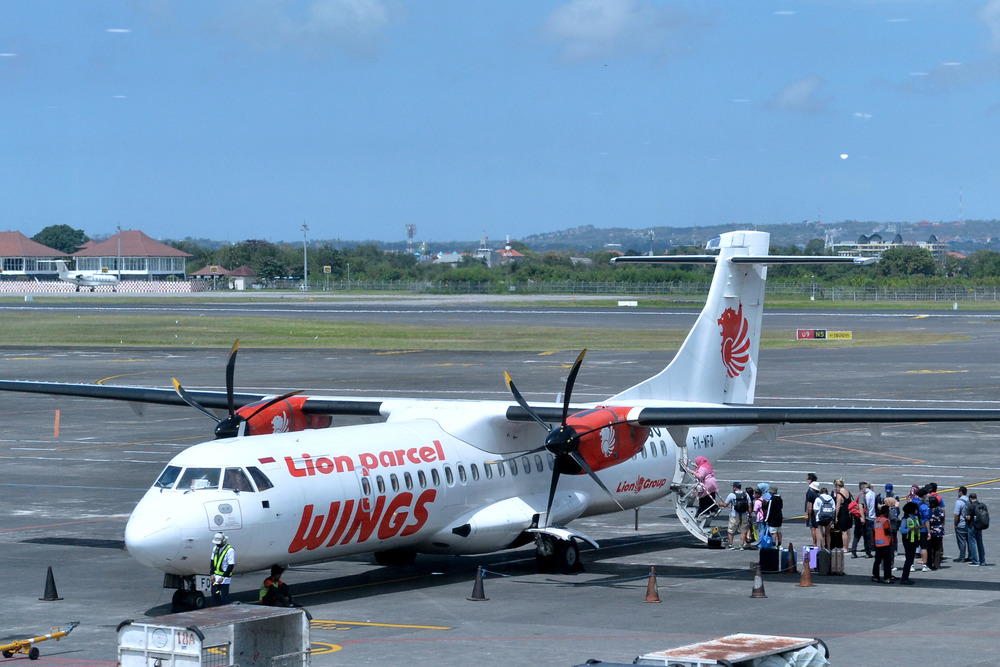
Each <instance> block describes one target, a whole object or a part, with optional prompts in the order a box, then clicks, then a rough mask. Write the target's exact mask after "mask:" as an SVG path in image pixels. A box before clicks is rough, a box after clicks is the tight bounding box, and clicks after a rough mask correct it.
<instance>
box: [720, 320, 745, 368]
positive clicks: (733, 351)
mask: <svg viewBox="0 0 1000 667" xmlns="http://www.w3.org/2000/svg"><path fill="white" fill-rule="evenodd" d="M718 324H719V326H721V327H722V332H721V335H722V363H723V364H725V365H726V373H727V374H728V375H729V377H731V378H734V377H736V376H737V375H739V374H740V373H742V372H743V370H744V369H745V368H746V367H747V363H749V361H750V324H749V323H748V322H747V321H746V318H744V317H743V304H742V303H741V304H740V309H739V310H738V311H736V310H733V309H732V308H726V310H725V311H723V313H722V317H720V318H719V320H718Z"/></svg>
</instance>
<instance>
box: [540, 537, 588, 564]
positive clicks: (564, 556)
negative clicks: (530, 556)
mask: <svg viewBox="0 0 1000 667" xmlns="http://www.w3.org/2000/svg"><path fill="white" fill-rule="evenodd" d="M535 563H536V565H537V566H538V571H539V572H541V573H542V574H550V573H552V572H559V573H562V574H568V573H571V572H580V571H581V570H583V564H582V563H580V546H579V545H578V544H577V543H576V540H572V539H570V540H560V539H558V538H555V537H552V536H551V535H546V534H544V533H536V534H535Z"/></svg>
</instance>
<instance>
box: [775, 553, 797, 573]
mask: <svg viewBox="0 0 1000 667" xmlns="http://www.w3.org/2000/svg"><path fill="white" fill-rule="evenodd" d="M779 566H780V568H781V571H782V572H790V571H791V570H792V568H794V567H795V552H794V551H792V550H790V549H781V562H780V563H779Z"/></svg>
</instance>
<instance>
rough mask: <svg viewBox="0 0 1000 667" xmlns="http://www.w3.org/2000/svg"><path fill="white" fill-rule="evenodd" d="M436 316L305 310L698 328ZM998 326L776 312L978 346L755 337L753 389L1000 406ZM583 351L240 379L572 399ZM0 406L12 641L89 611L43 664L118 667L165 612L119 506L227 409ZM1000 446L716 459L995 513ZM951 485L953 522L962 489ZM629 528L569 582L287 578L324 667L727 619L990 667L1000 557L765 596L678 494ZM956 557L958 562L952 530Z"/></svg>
mask: <svg viewBox="0 0 1000 667" xmlns="http://www.w3.org/2000/svg"><path fill="white" fill-rule="evenodd" d="M275 308H278V307H277V306H276V307H275ZM440 308H444V307H439V310H436V311H435V310H428V309H427V308H425V307H424V306H422V305H421V306H413V307H412V308H405V307H401V306H394V307H391V308H386V307H385V306H384V305H383V304H379V305H377V306H373V305H364V304H357V303H354V304H351V309H350V311H349V312H342V313H339V314H338V313H337V312H336V310H337V309H335V308H332V307H330V306H329V304H327V305H326V306H325V307H324V309H321V310H312V311H310V312H309V316H315V317H349V318H356V319H364V318H366V317H370V318H383V317H384V318H386V321H394V322H421V321H426V318H430V319H433V318H435V317H437V318H440V317H442V316H447V317H448V318H453V319H454V321H456V322H462V323H465V324H467V325H468V326H476V325H477V324H479V323H482V322H484V321H486V322H490V323H491V324H496V323H497V322H500V323H503V322H507V323H520V324H524V323H525V322H536V323H544V324H546V325H551V324H553V323H555V324H562V325H565V326H583V325H584V323H586V326H597V323H599V322H605V321H606V322H608V324H607V326H608V327H609V328H616V329H623V330H625V335H627V330H628V329H630V328H633V327H643V328H644V327H656V326H669V327H676V328H680V327H686V326H689V325H690V324H691V322H692V321H693V319H694V316H695V313H694V312H693V311H684V310H676V311H675V310H671V309H666V310H658V311H653V312H637V311H634V310H626V311H619V310H616V309H588V308H585V307H575V308H568V309H567V308H548V307H545V306H543V305H535V306H531V307H523V306H522V307H518V308H510V309H505V308H504V307H503V306H502V305H501V306H497V305H490V307H489V308H487V309H482V308H475V307H470V306H468V305H465V306H462V307H457V306H456V307H448V309H447V310H446V311H444V312H443V311H442V310H441V309H440ZM484 310H485V311H488V312H484ZM416 311H421V312H416ZM423 311H426V312H423ZM609 311H610V312H609ZM924 315H930V316H928V317H925V316H924ZM270 316H282V317H295V316H296V315H294V314H291V313H289V312H287V311H281V314H280V315H275V314H272V315H270ZM998 320H1000V314H998V313H995V312H993V313H983V312H978V313H963V312H962V311H958V312H957V313H953V312H951V311H944V312H941V313H929V314H928V313H919V312H913V313H905V314H894V313H861V312H836V311H830V312H826V313H815V312H809V313H805V312H778V313H769V312H765V317H764V326H765V328H768V329H775V330H778V329H780V330H788V329H794V328H799V327H809V328H829V329H838V330H840V329H844V330H852V329H853V330H862V329H865V330H887V331H917V330H919V331H930V332H945V333H961V334H964V335H967V336H968V337H969V339H968V340H967V341H962V342H957V343H949V344H941V345H923V346H907V347H879V348H857V347H850V346H838V347H823V346H822V344H817V343H806V344H804V345H803V346H802V347H796V348H793V349H788V350H774V351H771V350H764V351H763V352H762V354H761V362H760V371H759V379H758V386H757V396H758V402H760V403H762V404H766V405H789V404H792V403H795V404H804V405H838V406H840V405H858V406H868V405H893V406H906V407H909V406H912V407H916V406H933V407H1000V391H998V390H997V385H998V375H1000V373H998V369H997V367H996V364H995V363H994V362H993V361H992V360H993V358H994V357H995V350H996V349H997V334H998V331H1000V327H998V326H997V322H998ZM602 326H603V325H602ZM230 344H231V341H220V344H219V347H218V349H213V350H207V351H206V350H185V349H181V350H137V349H132V350H128V349H122V350H107V349H101V350H70V349H54V348H48V349H31V348H18V349H11V348H0V376H2V377H3V378H4V379H36V380H53V381H69V382H97V381H102V380H103V381H105V382H108V383H115V384H142V385H151V386H163V387H166V386H169V384H170V377H171V376H174V377H177V378H178V379H179V380H180V381H181V382H182V383H184V385H185V386H186V387H189V388H218V387H220V386H221V385H222V384H223V367H224V364H225V359H226V355H227V353H228V348H229V345H230ZM576 352H577V351H573V350H556V351H552V350H539V351H537V352H530V353H485V352H476V353H462V352H456V353H441V352H424V351H407V352H399V353H384V352H369V351H364V350H361V351H354V350H351V351H340V350H333V351H329V350H327V351H302V352H299V351H295V352H290V351H281V350H267V351H260V350H253V349H245V348H244V349H241V351H240V357H239V363H238V365H237V371H236V383H237V387H238V388H240V389H244V390H248V391H254V390H258V389H259V390H269V391H275V392H279V391H287V390H291V389H300V388H301V389H305V390H306V391H307V392H324V393H335V394H348V395H379V396H397V395H419V396H445V397H449V396H453V397H463V398H476V397H482V398H502V397H504V396H506V388H505V386H504V381H503V372H504V371H505V370H507V371H509V372H510V373H511V374H512V376H514V377H515V379H516V381H517V384H518V387H519V388H521V390H522V391H523V392H524V393H525V394H526V395H527V396H528V398H529V399H536V400H551V399H554V398H555V396H556V394H557V393H558V392H559V391H561V390H562V388H563V383H564V382H565V375H566V372H567V366H568V364H570V363H571V362H572V360H573V358H574V357H575V355H576ZM668 357H669V354H667V355H662V354H659V353H650V352H627V353H623V352H591V353H590V354H588V357H587V362H586V364H585V366H584V368H583V370H582V371H581V374H580V377H579V380H578V383H577V389H576V392H575V393H574V396H575V397H576V398H578V399H579V400H597V399H599V398H601V397H603V396H607V395H610V394H612V393H614V392H616V391H618V390H620V389H622V388H624V387H626V386H629V385H631V384H633V383H634V382H636V381H638V380H640V379H642V378H644V377H646V376H648V375H649V374H651V372H653V371H654V370H658V369H659V368H660V367H662V366H663V365H664V364H665V363H666V361H667V360H668ZM0 400H3V406H4V409H3V417H2V421H0V461H2V462H3V469H4V471H5V472H6V474H5V475H4V478H3V480H2V481H0V488H2V493H0V512H2V514H0V515H2V516H3V517H4V519H3V522H2V524H0V544H2V548H0V571H2V572H4V573H5V575H6V577H5V578H6V580H7V581H6V587H5V589H6V594H7V600H6V603H5V605H4V611H2V612H0V619H2V620H3V630H2V635H3V636H4V637H22V636H23V637H27V636H34V635H35V634H37V633H39V632H44V631H48V629H49V628H50V627H52V626H55V625H63V624H66V623H68V622H69V621H72V620H80V621H81V626H80V627H79V628H77V629H76V630H75V631H74V632H73V634H72V635H71V636H70V637H68V638H67V639H64V640H63V641H61V642H59V643H56V642H46V643H43V644H41V645H40V649H41V652H42V660H44V661H46V663H48V664H57V665H60V664H61V665H70V664H73V665H93V666H95V667H96V666H104V665H109V666H110V665H112V664H114V663H115V660H116V644H115V641H116V638H115V628H116V626H117V625H118V624H119V623H120V622H121V621H123V620H125V619H141V618H145V617H147V616H152V615H159V614H162V613H165V612H166V611H168V609H169V602H170V600H169V591H165V590H163V589H161V587H160V586H161V575H160V574H159V573H158V572H155V571H152V570H147V569H145V568H142V567H141V566H139V565H138V564H136V563H135V562H134V561H133V560H132V559H131V558H130V557H129V556H128V555H127V553H125V552H124V551H123V550H122V546H123V542H122V531H123V528H124V525H125V521H126V519H127V516H128V514H129V512H130V511H131V509H132V506H133V505H134V503H135V502H136V501H137V500H138V498H139V497H140V496H141V495H142V494H143V493H144V492H145V490H146V489H147V488H148V487H149V486H150V485H151V484H152V482H153V481H154V480H155V478H156V476H157V475H158V473H159V472H160V470H161V469H162V468H163V466H164V464H165V463H166V461H167V460H169V458H170V457H171V456H173V455H174V454H175V453H177V452H178V451H180V450H181V449H183V448H184V447H187V446H189V445H191V444H194V443H196V442H199V441H201V440H204V439H208V438H210V437H211V428H212V422H211V421H210V420H208V419H207V418H206V417H204V416H203V415H201V414H199V413H197V412H196V411H194V410H186V409H181V408H167V407H156V406H148V407H147V408H146V409H145V411H144V412H143V414H142V415H139V414H136V413H135V412H133V410H132V409H130V408H129V407H128V406H127V405H125V404H110V403H101V402H96V401H91V400H84V399H56V398H49V397H39V396H27V395H15V394H11V395H4V396H3V397H2V399H0ZM998 435H1000V425H978V424H972V425H939V426H933V425H926V426H923V425H909V426H889V427H885V428H883V429H882V430H881V432H880V433H879V434H878V435H877V436H873V435H872V434H871V433H870V432H869V430H868V428H867V427H864V426H856V427H851V426H847V427H845V426H828V425H819V426H816V427H797V428H792V427H788V428H785V429H782V431H781V432H780V433H779V436H778V439H777V442H775V443H774V444H770V443H768V441H767V439H765V438H764V437H762V436H755V437H754V438H751V440H749V441H748V442H746V443H745V444H744V445H743V446H741V447H740V448H738V449H737V450H735V451H734V452H733V453H732V454H731V456H729V457H728V458H727V459H725V460H723V461H722V462H720V463H719V464H718V465H717V466H716V471H717V474H718V476H719V480H720V485H721V486H722V488H724V489H726V488H728V485H729V483H730V482H731V481H732V480H734V479H739V480H742V481H744V482H745V483H751V482H753V483H756V482H758V481H767V482H770V483H772V484H773V485H777V486H778V487H779V488H780V490H781V494H782V496H783V497H784V499H785V506H786V515H794V514H795V509H796V508H797V507H798V506H799V505H801V500H802V498H803V496H804V493H805V474H806V473H807V472H815V473H817V474H818V475H819V477H820V479H821V480H822V481H823V482H824V483H827V484H829V483H830V482H831V481H832V479H833V478H835V477H841V476H842V477H844V478H845V479H847V481H848V483H849V485H850V488H851V490H852V491H854V490H856V488H857V482H858V481H859V480H861V479H865V480H867V481H870V482H872V483H873V484H875V485H876V486H877V488H881V486H882V485H883V484H884V483H885V482H886V481H891V482H893V483H894V484H895V485H896V487H897V490H898V491H903V492H904V493H905V489H906V488H907V487H908V486H909V485H910V484H911V483H921V484H922V483H925V482H928V481H936V482H937V483H938V484H939V487H941V488H942V489H951V488H952V487H954V486H957V485H959V484H966V485H968V486H970V487H972V486H973V485H976V487H975V490H976V492H977V493H978V494H979V496H980V499H981V500H983V501H984V502H986V503H987V504H989V505H996V502H997V499H998V498H1000V465H998V460H997V457H996V455H995V449H996V442H997V436H998ZM943 495H944V497H945V498H946V500H947V506H948V511H949V514H950V512H951V509H952V507H953V504H952V503H953V501H954V498H955V493H954V492H953V491H947V492H945V493H943ZM996 506H998V507H1000V505H996ZM635 520H636V517H635V515H634V514H633V513H632V512H626V513H619V514H615V515H610V516H606V517H597V518H593V519H587V520H584V521H580V522H578V523H576V524H574V525H575V526H578V527H579V528H580V529H581V530H582V531H583V532H586V533H587V534H589V535H590V536H592V537H593V538H595V539H596V540H597V541H598V542H600V543H601V546H602V548H601V549H600V550H597V551H594V550H590V549H586V550H584V551H583V554H582V555H583V561H584V564H585V570H584V571H583V572H581V573H579V574H575V575H540V574H537V573H536V572H535V569H534V552H533V549H531V548H527V549H520V550H514V551H510V552H504V553H500V554H493V555H490V556H485V557H465V558H442V557H425V556H421V557H419V558H418V559H417V562H416V563H415V564H414V565H412V566H409V567H405V568H382V567H378V566H376V565H375V564H374V563H373V561H370V560H369V559H367V558H359V559H348V560H341V561H335V562H330V563H325V564H319V565H312V566H308V567H303V568H293V569H292V570H290V571H289V572H287V573H286V575H285V576H284V579H285V581H286V582H288V583H289V584H290V585H291V587H292V590H293V593H294V594H295V595H296V596H297V598H298V600H299V601H300V602H301V603H302V604H303V605H305V606H306V607H307V608H308V609H309V610H310V612H311V614H312V616H313V618H314V619H315V620H314V624H313V630H312V639H313V642H314V650H315V655H314V657H313V663H314V664H316V665H335V664H350V665H366V664H371V665H374V664H393V663H397V664H413V665H432V664H464V663H467V662H471V661H473V660H476V661H480V662H483V663H486V664H498V665H499V664H510V665H535V664H545V665H575V664H578V663H582V662H584V661H585V660H587V659H588V658H598V659H602V660H607V661H619V662H630V661H631V660H632V658H634V657H635V656H636V655H638V654H640V653H643V652H647V651H652V650H657V649H662V648H667V647H671V646H678V645H681V644H686V643H690V642H693V641H698V640H701V639H708V638H712V637H716V636H721V635H724V634H728V633H733V632H759V633H765V634H792V635H805V636H818V637H821V638H823V640H824V641H825V642H826V643H827V645H828V646H829V647H830V650H831V655H832V658H833V664H844V665H847V664H862V663H864V662H872V661H873V656H875V655H893V656H899V655H908V656H911V655H912V656H923V657H924V658H925V659H927V658H932V662H934V663H936V664H962V665H986V664H993V663H994V662H995V658H994V657H993V651H994V647H995V645H996V642H997V630H996V628H998V627H1000V575H998V570H997V568H996V567H993V566H991V567H987V568H970V567H966V566H965V565H963V564H957V563H956V564H952V563H947V565H948V567H946V568H943V569H942V570H939V571H937V572H932V573H926V574H924V573H919V574H916V575H914V579H915V580H916V582H917V585H916V586H913V587H910V588H903V587H898V586H876V585H875V584H872V583H871V582H870V580H869V578H870V574H871V573H870V569H871V562H872V561H870V560H866V559H859V560H850V559H849V560H848V561H847V573H848V576H846V577H837V578H829V577H823V578H819V577H817V578H815V579H814V581H815V583H816V585H815V586H814V587H812V588H800V587H798V586H796V584H797V583H798V578H797V577H788V576H781V575H770V576H765V578H764V586H765V589H766V594H767V598H766V599H752V598H750V592H751V590H752V586H753V582H752V574H751V572H750V570H749V568H748V564H749V562H750V561H751V560H755V558H754V555H753V553H752V552H739V551H733V552H729V551H710V550H707V549H704V548H703V547H702V546H701V545H700V544H699V543H698V542H697V541H695V540H694V539H693V538H691V537H690V536H688V535H687V533H686V532H685V531H684V530H683V529H682V528H681V527H680V526H679V524H678V522H677V520H676V518H675V517H674V516H673V512H672V508H671V507H669V506H668V505H667V504H666V503H664V505H663V506H656V507H645V508H643V509H641V510H640V511H639V513H638V523H639V529H638V530H635V529H634V522H635ZM993 532H995V531H986V533H985V537H986V549H987V560H988V561H989V562H991V563H994V562H996V558H995V556H996V554H998V553H1000V551H998V549H1000V539H994V536H993V534H992V533H993ZM784 541H785V542H786V543H787V542H789V541H790V542H792V543H793V544H794V545H796V546H801V545H802V544H803V543H804V542H806V541H808V531H807V530H806V529H805V528H804V527H803V526H801V525H800V524H799V523H798V522H796V521H789V522H787V524H786V529H785V531H784ZM945 555H946V556H949V557H953V556H955V555H956V548H955V543H954V536H953V534H952V531H951V530H950V529H949V530H948V531H947V535H946V538H945ZM207 558H208V555H207V554H206V561H207ZM480 565H481V566H483V567H485V568H486V569H487V570H488V572H489V573H488V574H487V576H486V579H485V581H484V587H485V593H486V596H487V597H489V600H488V601H482V602H470V601H468V600H467V599H466V598H467V597H469V595H470V593H471V591H472V587H473V580H474V576H475V572H476V568H477V566H480ZM47 566H51V567H52V568H53V572H54V577H55V582H56V584H57V586H58V593H59V595H60V596H61V597H62V598H63V599H62V600H60V601H41V600H39V599H38V598H39V597H42V595H43V593H44V586H45V574H46V568H47ZM650 567H655V568H656V573H657V577H658V582H659V594H660V598H661V599H662V603H661V604H644V603H643V598H644V594H645V590H646V583H647V577H648V573H649V568H650ZM264 576H265V575H264V573H255V574H249V575H242V576H239V577H237V578H236V579H235V580H234V584H233V591H234V593H235V597H236V599H237V600H241V601H244V602H249V601H251V600H253V599H255V598H256V590H257V588H258V586H259V585H260V581H261V580H262V579H263V578H264ZM15 659H21V658H15Z"/></svg>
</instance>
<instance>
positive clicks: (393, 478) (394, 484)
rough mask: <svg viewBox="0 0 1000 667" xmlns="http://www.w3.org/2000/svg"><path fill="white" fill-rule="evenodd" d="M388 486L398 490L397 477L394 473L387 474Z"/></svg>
mask: <svg viewBox="0 0 1000 667" xmlns="http://www.w3.org/2000/svg"><path fill="white" fill-rule="evenodd" d="M389 486H391V487H392V490H393V491H399V478H398V477H396V473H392V474H391V475H389Z"/></svg>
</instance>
